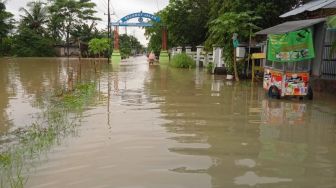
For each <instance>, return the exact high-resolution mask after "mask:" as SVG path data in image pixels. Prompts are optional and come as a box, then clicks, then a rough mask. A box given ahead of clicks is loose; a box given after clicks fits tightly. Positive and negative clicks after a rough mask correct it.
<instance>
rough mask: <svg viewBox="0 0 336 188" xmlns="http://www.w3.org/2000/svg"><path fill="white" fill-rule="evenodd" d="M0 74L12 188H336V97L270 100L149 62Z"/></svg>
mask: <svg viewBox="0 0 336 188" xmlns="http://www.w3.org/2000/svg"><path fill="white" fill-rule="evenodd" d="M0 73H1V79H0V110H1V113H0V151H1V152H2V154H1V158H0V161H1V162H0V166H1V169H0V176H1V183H0V186H1V187H20V186H21V187H22V186H23V187H28V188H59V187H65V188H66V187H71V188H105V187H106V188H107V187H115V188H142V187H144V188H145V187H146V188H158V187H160V188H195V187H200V188H217V187H218V188H219V187H265V188H266V187H267V188H284V187H286V188H310V187H311V188H315V187H336V98H335V95H331V94H325V93H315V99H314V100H313V101H308V100H298V99H282V100H275V99H268V98H267V97H266V95H265V92H264V90H263V89H262V85H261V84H260V83H253V84H252V83H251V82H250V81H241V82H239V83H236V82H231V81H226V80H225V79H224V77H222V76H213V75H209V74H207V73H206V72H205V71H204V70H199V69H191V70H189V69H187V70H179V69H173V68H170V67H167V66H164V65H162V66H157V65H154V66H149V65H148V63H147V62H146V59H145V58H144V57H137V58H132V59H129V60H128V61H127V62H122V63H121V65H120V66H116V65H113V66H112V65H110V64H107V62H106V61H103V60H101V61H100V62H96V63H94V61H93V60H81V61H79V60H78V59H70V60H69V61H68V60H67V59H43V58H25V59H0ZM81 84H82V86H81V87H79V90H78V91H79V92H78V93H77V94H76V95H75V96H74V97H73V96H72V97H68V98H70V99H71V100H70V99H69V100H68V98H66V96H68V94H67V93H66V91H69V90H75V91H76V85H77V86H78V85H81ZM72 88H75V89H72ZM83 92H84V93H85V94H83ZM56 99H57V100H56ZM79 99H80V100H79ZM55 100H56V101H58V103H57V104H63V105H68V106H69V108H66V109H67V110H60V109H64V108H60V107H59V105H58V106H57V105H55ZM72 100H74V101H76V102H73V101H72ZM59 101H63V102H59ZM69 101H70V102H69ZM78 101H79V102H78ZM37 124H39V125H40V124H41V127H42V129H41V127H39V129H36V130H38V131H41V130H42V131H44V132H47V133H48V132H49V129H48V125H55V126H54V127H57V129H56V130H52V134H51V136H48V135H49V134H47V133H46V134H43V137H41V136H39V135H40V133H38V132H34V134H30V132H31V129H30V128H29V127H32V126H33V127H34V126H36V125H37ZM26 130H28V131H26ZM33 130H34V131H36V130H35V129H33ZM22 135H34V137H32V136H30V137H25V136H22ZM36 135H37V136H36ZM27 138H30V139H27ZM41 138H43V139H41ZM32 140H33V144H31V141H32ZM40 140H43V141H40ZM9 151H10V152H12V153H17V154H15V155H12V154H11V155H5V154H6V153H8V152H9ZM7 156H19V157H20V160H17V159H15V158H14V157H12V158H13V159H12V158H11V159H9V157H7ZM9 163H11V165H8V164H9ZM8 166H9V167H8Z"/></svg>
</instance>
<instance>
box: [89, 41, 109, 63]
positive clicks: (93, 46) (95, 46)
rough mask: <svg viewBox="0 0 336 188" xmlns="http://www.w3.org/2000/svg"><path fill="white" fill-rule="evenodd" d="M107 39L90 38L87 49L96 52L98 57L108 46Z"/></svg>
mask: <svg viewBox="0 0 336 188" xmlns="http://www.w3.org/2000/svg"><path fill="white" fill-rule="evenodd" d="M108 41H109V40H108V39H107V38H102V39H97V38H94V39H91V40H90V42H89V51H90V52H91V53H93V54H95V55H96V54H98V57H99V58H100V55H101V54H102V53H104V52H105V51H107V50H108V49H109V48H110V45H109V42H108Z"/></svg>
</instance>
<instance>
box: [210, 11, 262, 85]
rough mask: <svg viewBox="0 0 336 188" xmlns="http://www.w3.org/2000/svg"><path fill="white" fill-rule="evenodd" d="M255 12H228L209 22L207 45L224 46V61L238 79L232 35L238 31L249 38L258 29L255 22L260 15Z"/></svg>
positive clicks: (241, 35)
mask: <svg viewBox="0 0 336 188" xmlns="http://www.w3.org/2000/svg"><path fill="white" fill-rule="evenodd" d="M253 14H254V13H253V12H242V13H235V12H228V13H224V14H222V15H220V16H219V17H218V18H217V19H215V20H213V21H211V22H210V23H209V37H208V40H207V46H208V48H209V46H210V45H212V44H216V45H219V46H224V54H223V55H224V62H225V63H226V65H227V67H228V69H229V70H228V71H229V72H232V71H233V70H234V73H235V77H236V79H237V80H238V72H237V65H236V63H235V61H234V58H235V57H233V50H234V49H233V44H232V39H231V38H232V36H233V34H234V33H237V34H238V35H239V36H240V37H241V38H242V39H246V38H248V37H249V36H250V35H251V34H252V32H253V31H254V30H255V29H258V28H259V27H257V26H256V25H254V24H253V23H254V22H255V21H256V20H258V19H260V17H257V16H253Z"/></svg>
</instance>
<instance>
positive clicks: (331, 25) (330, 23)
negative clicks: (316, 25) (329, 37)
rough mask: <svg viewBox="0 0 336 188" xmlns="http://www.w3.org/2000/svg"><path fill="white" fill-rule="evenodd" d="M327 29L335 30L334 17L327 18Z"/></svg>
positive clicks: (335, 17) (335, 21) (335, 20)
mask: <svg viewBox="0 0 336 188" xmlns="http://www.w3.org/2000/svg"><path fill="white" fill-rule="evenodd" d="M327 25H328V29H336V16H329V17H328V19H327Z"/></svg>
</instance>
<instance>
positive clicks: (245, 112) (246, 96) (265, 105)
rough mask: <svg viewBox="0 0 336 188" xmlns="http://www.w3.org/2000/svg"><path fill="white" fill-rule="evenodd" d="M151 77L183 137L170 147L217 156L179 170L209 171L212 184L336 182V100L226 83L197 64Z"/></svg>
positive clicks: (172, 128)
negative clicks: (324, 103)
mask: <svg viewBox="0 0 336 188" xmlns="http://www.w3.org/2000/svg"><path fill="white" fill-rule="evenodd" d="M200 74H201V75H200ZM200 78H205V79H204V80H202V82H201V81H200ZM150 80H151V82H147V83H146V84H147V87H148V91H149V92H150V93H151V95H152V96H155V97H156V98H160V99H161V100H162V99H164V102H160V103H159V104H160V109H161V113H162V115H163V116H164V118H165V119H167V120H169V121H170V123H167V124H165V125H163V126H164V127H165V128H166V130H167V131H168V132H170V133H174V135H175V136H173V137H170V139H172V140H175V141H176V142H177V143H179V144H176V146H174V147H170V148H169V151H171V152H174V153H178V154H181V155H188V156H190V160H195V161H197V160H198V159H199V158H198V156H204V157H210V160H211V165H210V166H205V167H203V168H195V167H193V166H189V167H186V166H181V167H178V168H175V169H171V170H172V171H174V172H177V173H206V174H208V175H210V176H211V178H212V187H236V186H242V185H246V186H257V185H258V186H261V185H262V184H267V185H266V187H283V186H285V187H305V185H308V184H310V185H314V186H320V185H321V184H322V185H323V186H332V185H336V179H335V174H336V168H335V167H336V157H335V156H336V150H335V149H334V148H335V143H336V135H335V131H336V123H335V122H336V116H335V113H334V112H335V108H333V107H332V106H329V109H328V108H326V109H327V110H326V111H321V110H319V109H318V108H315V107H314V104H313V103H310V102H307V101H291V100H269V99H267V98H265V93H264V91H263V90H262V89H261V87H260V86H259V85H251V84H250V83H249V82H241V83H232V82H229V83H227V82H226V81H225V80H224V79H223V78H221V77H215V78H211V77H210V76H208V75H203V72H198V70H196V73H195V72H191V71H186V70H173V69H169V68H157V69H156V70H155V71H152V72H151V79H150ZM194 80H196V81H195V82H194ZM324 117H326V118H324ZM251 170H252V171H251ZM307 177H309V178H311V179H307ZM319 179H324V180H327V181H325V182H323V183H321V182H319V181H317V180H319ZM305 181H306V182H309V183H306V182H305Z"/></svg>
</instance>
